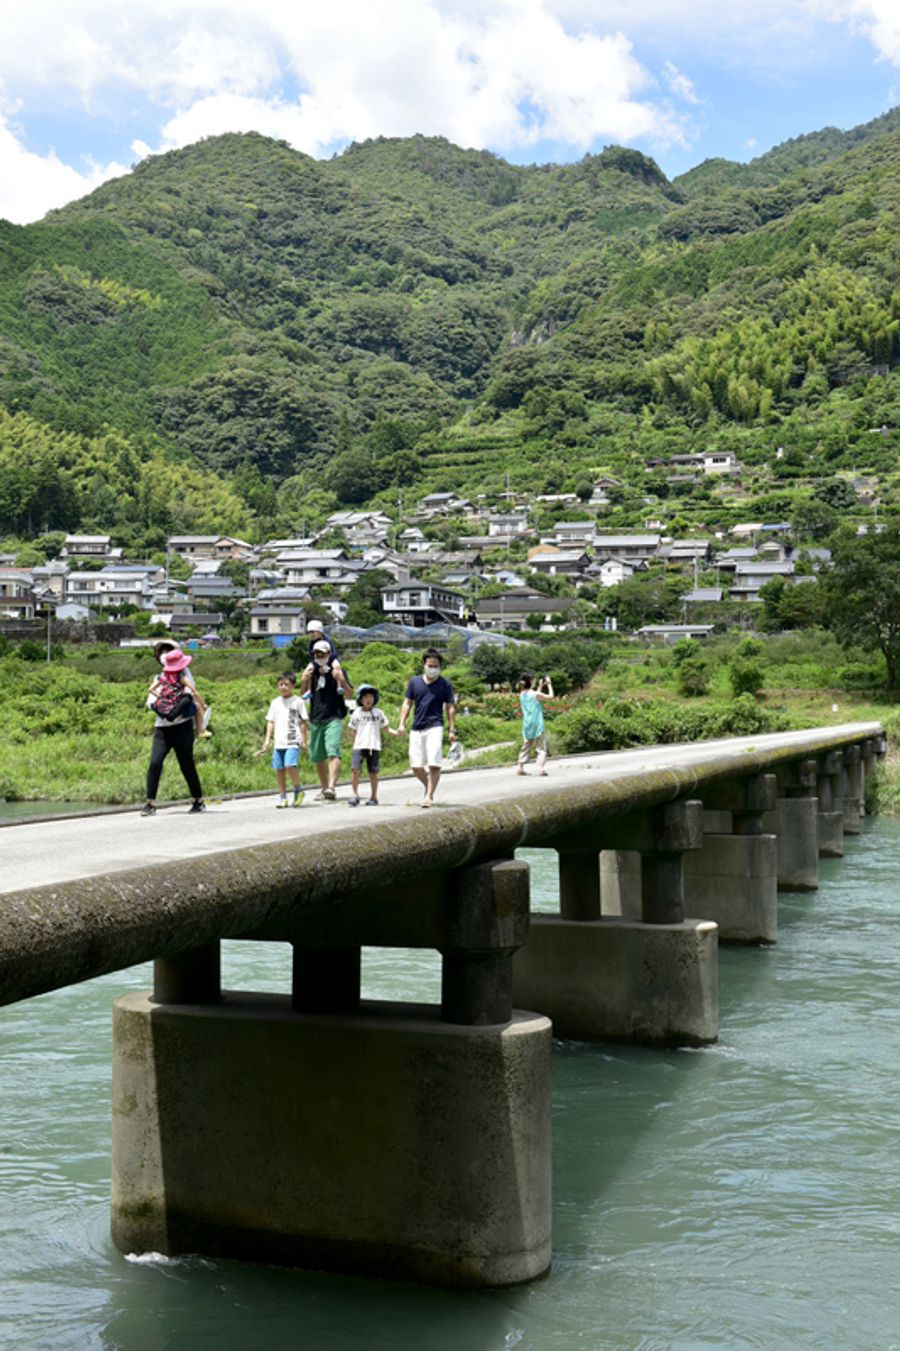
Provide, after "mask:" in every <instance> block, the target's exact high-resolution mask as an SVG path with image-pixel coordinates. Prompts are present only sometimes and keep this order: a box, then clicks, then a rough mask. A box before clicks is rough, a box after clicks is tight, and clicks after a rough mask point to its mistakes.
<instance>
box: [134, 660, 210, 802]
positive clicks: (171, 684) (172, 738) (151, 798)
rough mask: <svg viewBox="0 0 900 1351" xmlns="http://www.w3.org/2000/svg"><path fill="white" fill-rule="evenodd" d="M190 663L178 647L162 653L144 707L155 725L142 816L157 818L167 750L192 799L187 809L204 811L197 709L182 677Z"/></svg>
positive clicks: (189, 689)
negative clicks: (197, 749) (196, 738)
mask: <svg viewBox="0 0 900 1351" xmlns="http://www.w3.org/2000/svg"><path fill="white" fill-rule="evenodd" d="M190 664H191V658H190V657H189V656H188V654H187V653H186V652H182V651H181V649H180V648H175V649H174V651H170V652H165V653H163V657H162V668H163V669H162V674H161V675H158V676H157V677H156V679H155V680H154V682H153V684H152V685H151V686H150V693H149V694H148V695H147V707H148V708H150V709H152V710H153V712H154V713H155V714H156V726H155V727H154V729H153V746H152V748H151V751H150V767H149V769H148V770H147V802H146V805H145V806H144V808H143V810H142V812H141V815H142V816H155V815H156V792H157V789H158V788H159V779H160V775H161V774H162V768H163V762H164V761H165V758H166V756H167V755H168V754H169V751H174V752H175V758H176V759H177V761H178V768H179V769H180V770H181V772H182V774H183V775H184V781H185V783H186V784H187V786H188V792H189V793H190V795H191V797H192V798H193V802H192V803H191V807H190V810H191V811H192V812H202V811H205V810H206V804H205V803H204V801H203V789H202V788H201V787H200V776H199V775H198V773H197V766H196V765H195V764H194V713H195V711H196V710H195V705H194V699H193V693H192V690H191V688H190V687H189V686H188V684H187V682H186V681H185V678H184V672H185V671H186V670H187V668H188V667H189V666H190Z"/></svg>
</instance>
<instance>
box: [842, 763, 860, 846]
mask: <svg viewBox="0 0 900 1351" xmlns="http://www.w3.org/2000/svg"><path fill="white" fill-rule="evenodd" d="M861 759H862V756H861V755H860V749H859V747H858V746H846V747H845V748H844V751H843V761H844V764H843V771H842V773H841V778H840V785H841V798H842V809H843V813H844V834H845V835H858V834H859V832H860V824H859V819H860V816H861V814H862V813H861V811H860V797H861V794H860V786H859V770H860V762H861Z"/></svg>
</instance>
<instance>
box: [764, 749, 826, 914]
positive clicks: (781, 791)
mask: <svg viewBox="0 0 900 1351" xmlns="http://www.w3.org/2000/svg"><path fill="white" fill-rule="evenodd" d="M763 829H764V830H766V831H771V832H772V833H773V834H774V835H775V836H776V838H777V841H778V843H777V846H776V848H777V859H778V863H777V867H778V890H779V891H816V890H817V889H818V886H819V800H818V798H817V797H816V762H815V761H814V760H798V761H795V762H794V763H793V764H790V765H787V766H786V767H785V768H784V769H782V770H780V771H779V773H778V799H777V801H776V803H775V810H774V811H773V812H766V813H765V815H764V816H763Z"/></svg>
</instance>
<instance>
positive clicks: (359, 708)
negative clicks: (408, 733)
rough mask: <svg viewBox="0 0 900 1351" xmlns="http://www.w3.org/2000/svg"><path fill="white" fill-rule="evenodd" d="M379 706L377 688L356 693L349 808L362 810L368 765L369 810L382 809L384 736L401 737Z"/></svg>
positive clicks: (352, 718) (366, 688)
mask: <svg viewBox="0 0 900 1351" xmlns="http://www.w3.org/2000/svg"><path fill="white" fill-rule="evenodd" d="M377 703H378V691H377V690H376V688H375V686H374V685H360V687H359V689H358V690H357V691H356V710H355V712H354V713H352V714H351V717H350V730H351V731H352V732H353V733H354V736H353V757H352V759H351V761H350V784H351V796H350V797H349V798H348V801H347V805H348V806H350V807H358V806H359V772H360V769H361V768H362V765H363V761H365V764H366V768H367V769H368V771H369V800H368V802H367V803H366V806H367V807H377V806H378V766H379V762H380V760H381V733H382V731H386V732H389V733H390V735H391V736H399V735H400V733H399V732H395V731H394V730H393V728H392V727H390V726H389V724H388V720H387V718H386V717H385V715H384V714H383V713H382V711H381V709H380V708H376V707H375V705H376V704H377Z"/></svg>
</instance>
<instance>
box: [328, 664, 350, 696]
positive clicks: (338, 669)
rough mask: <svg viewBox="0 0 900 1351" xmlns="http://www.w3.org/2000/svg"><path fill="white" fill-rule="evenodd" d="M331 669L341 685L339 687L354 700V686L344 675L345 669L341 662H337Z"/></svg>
mask: <svg viewBox="0 0 900 1351" xmlns="http://www.w3.org/2000/svg"><path fill="white" fill-rule="evenodd" d="M331 669H332V671H333V672H334V675H335V679H336V680H337V682H338V684H339V685H340V686H341V688H342V689H343V691H344V693H345V694H349V695H350V698H351V699H352V698H353V686H352V685H351V684H350V681H349V680H348V679H347V677H346V676H345V675H344V668H343V666H342V665H341V663H340V662H339V661H336V662H335V663H334V665H333V666H332V668H331Z"/></svg>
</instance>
